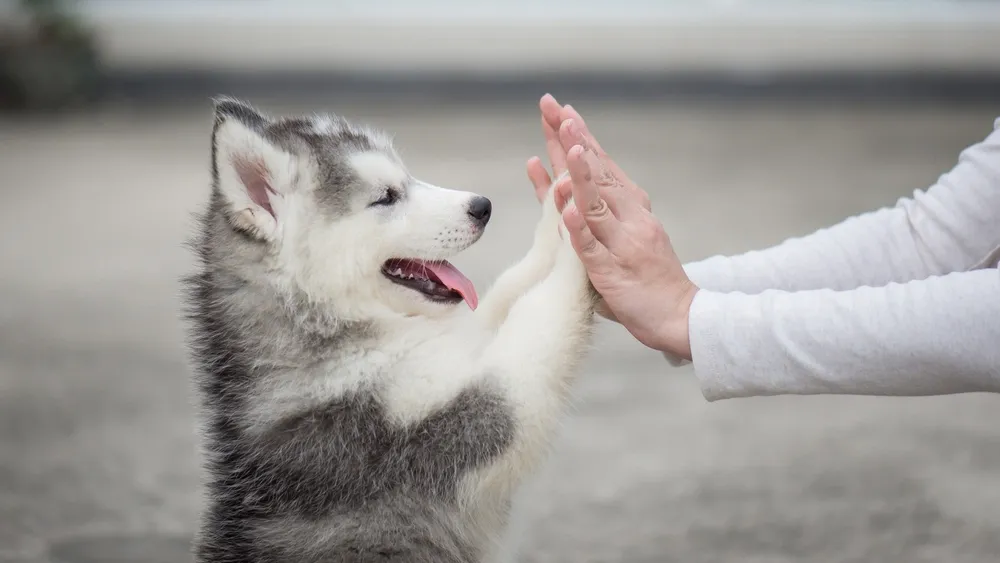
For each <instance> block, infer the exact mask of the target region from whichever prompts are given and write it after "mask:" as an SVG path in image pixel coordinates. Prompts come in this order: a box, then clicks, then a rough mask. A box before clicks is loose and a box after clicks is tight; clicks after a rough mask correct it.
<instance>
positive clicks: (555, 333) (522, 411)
mask: <svg viewBox="0 0 1000 563" xmlns="http://www.w3.org/2000/svg"><path fill="white" fill-rule="evenodd" d="M556 236H557V237H558V234H557V235H556ZM596 303H597V293H596V292H595V291H594V289H593V287H592V286H591V284H590V280H589V279H588V278H587V272H586V270H585V269H584V267H583V264H581V263H580V259H579V257H578V256H577V255H576V252H575V251H574V250H573V247H572V246H571V244H570V242H569V237H568V236H564V237H563V240H561V241H559V243H558V246H557V252H556V258H555V264H554V266H553V268H552V271H551V273H550V274H549V275H548V276H547V277H546V278H545V279H544V280H543V281H542V282H541V283H539V284H537V285H535V286H534V287H532V288H531V289H529V290H528V291H527V293H526V294H525V295H524V296H523V297H522V298H520V299H518V300H517V301H516V302H514V304H513V305H512V306H511V308H510V312H509V314H508V315H507V319H506V322H504V323H503V324H502V325H501V326H500V328H499V330H498V331H497V335H496V337H495V338H494V339H493V341H492V342H491V343H490V344H489V345H488V346H487V348H486V350H485V354H484V356H483V362H484V364H483V369H484V370H486V373H487V374H488V375H489V376H492V377H493V378H495V380H496V381H498V382H499V383H500V385H501V386H502V387H503V391H504V393H505V394H506V395H507V397H508V398H509V401H510V407H511V408H512V409H513V411H514V415H515V420H516V423H517V433H516V437H515V440H514V444H513V445H512V447H511V449H510V450H509V451H508V452H507V453H506V454H505V456H504V460H503V462H502V463H501V464H499V466H498V467H496V468H495V469H493V470H492V471H491V473H492V475H490V476H485V477H486V478H485V479H484V482H492V483H494V484H496V483H497V481H496V480H495V479H497V478H500V479H502V480H503V481H501V482H503V483H505V484H507V485H508V486H515V485H516V484H517V483H519V482H520V478H521V477H522V476H524V475H525V474H526V473H527V472H530V471H531V470H532V468H533V467H534V466H535V464H536V463H537V462H538V461H539V460H540V459H541V457H542V456H543V455H544V453H545V449H546V448H547V445H548V443H549V440H550V438H551V436H552V434H553V432H554V431H555V429H556V427H557V424H558V423H559V420H560V418H561V416H562V414H563V410H564V407H565V406H566V403H567V402H568V401H567V400H568V398H569V392H570V383H572V381H573V379H574V378H575V375H576V372H577V367H578V366H579V365H580V363H581V362H582V360H583V357H584V355H585V354H586V352H587V348H588V347H589V341H590V334H591V330H592V328H593V324H594V307H595V305H596Z"/></svg>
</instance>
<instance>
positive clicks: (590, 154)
mask: <svg viewBox="0 0 1000 563" xmlns="http://www.w3.org/2000/svg"><path fill="white" fill-rule="evenodd" d="M559 139H560V143H561V144H562V145H563V146H564V147H565V146H571V147H572V146H573V145H574V144H580V145H582V146H584V147H585V148H587V154H586V155H585V158H586V159H587V161H588V163H589V164H590V169H591V171H592V172H593V174H594V175H595V177H596V183H597V186H598V188H599V189H600V192H601V197H603V198H604V200H605V201H606V202H607V204H608V206H609V207H610V208H611V212H612V213H614V214H615V217H617V218H618V219H622V220H624V219H628V218H631V217H635V216H637V215H640V214H641V213H640V210H645V211H646V212H648V211H650V207H651V206H650V201H649V196H648V195H647V194H646V192H644V191H643V190H642V189H641V188H640V187H639V186H637V185H635V182H632V181H631V180H630V179H629V178H628V176H626V175H625V174H624V173H623V172H622V171H621V169H620V168H618V166H617V165H616V164H615V163H614V161H612V160H611V159H610V158H609V157H608V156H607V155H605V156H603V157H601V156H598V154H597V151H595V150H593V148H592V147H589V146H588V143H589V142H590V141H589V140H588V138H587V137H586V136H584V134H583V131H581V130H580V127H579V124H578V123H577V121H576V119H575V118H570V119H568V120H566V121H564V122H563V126H562V128H560V130H559Z"/></svg>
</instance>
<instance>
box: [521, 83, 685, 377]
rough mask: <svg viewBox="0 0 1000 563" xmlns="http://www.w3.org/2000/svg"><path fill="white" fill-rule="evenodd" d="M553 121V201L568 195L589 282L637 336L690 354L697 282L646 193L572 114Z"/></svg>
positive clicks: (572, 230) (568, 218)
mask: <svg viewBox="0 0 1000 563" xmlns="http://www.w3.org/2000/svg"><path fill="white" fill-rule="evenodd" d="M552 101H553V102H554V100H552ZM541 105H542V108H543V110H542V111H543V115H544V114H545V113H546V106H550V107H551V104H549V103H548V102H546V100H545V98H543V101H542V104H541ZM543 119H544V118H543ZM559 119H560V120H561V122H560V124H559V127H558V130H556V129H554V128H553V131H557V138H558V139H559V145H560V147H561V149H562V150H563V151H565V152H564V154H565V166H566V168H567V169H568V171H569V176H570V178H571V181H570V182H564V183H560V185H558V186H556V189H557V190H559V192H561V193H557V194H556V200H557V202H566V201H567V200H568V199H569V198H570V197H572V198H573V202H572V203H569V204H568V205H565V209H563V221H564V223H565V226H566V229H567V232H568V233H569V237H570V240H571V241H572V243H573V247H574V248H575V249H576V251H577V254H578V255H579V256H580V259H581V261H582V262H583V264H584V266H585V267H586V268H587V272H588V276H589V277H590V281H591V283H592V284H593V285H594V288H595V289H596V290H597V291H598V292H599V293H600V294H601V295H602V297H603V298H604V303H605V305H606V307H607V308H608V309H609V310H610V312H611V313H612V314H613V315H614V317H615V318H616V319H617V320H618V322H620V323H621V324H622V325H623V326H624V327H625V328H626V329H627V330H628V331H629V332H630V333H631V334H632V335H633V336H634V337H635V338H636V339H637V340H639V341H640V342H642V343H643V344H645V345H646V346H649V347H650V348H654V349H656V350H660V351H662V352H666V353H668V354H672V355H674V356H677V357H680V358H684V359H688V360H690V359H691V342H690V338H689V336H688V312H689V311H690V308H691V303H692V301H693V300H694V296H695V294H696V293H697V291H698V288H697V286H695V285H694V283H692V282H691V280H690V279H688V277H687V275H686V274H685V272H684V268H683V266H682V265H681V262H680V260H679V259H678V258H677V255H676V253H675V252H674V249H673V246H672V245H671V243H670V238H669V237H668V236H667V233H666V231H664V229H663V226H662V225H661V224H660V222H659V221H658V220H657V219H656V217H654V216H653V214H652V213H651V212H650V209H649V207H650V206H649V198H648V196H647V195H646V194H645V192H644V191H643V190H642V189H641V188H639V187H638V186H637V185H636V184H635V183H634V182H632V181H631V180H630V179H629V178H628V177H627V176H626V175H625V174H624V173H623V172H622V171H621V169H620V168H619V167H618V166H617V165H616V164H615V163H614V162H613V161H612V160H611V159H610V158H609V157H608V156H607V154H606V153H605V152H604V151H603V150H602V149H601V148H600V145H599V144H597V142H596V140H595V139H593V136H592V135H590V133H589V131H587V130H586V129H585V125H583V119H582V118H581V117H579V114H578V113H576V112H575V111H574V110H572V108H568V109H567V108H561V110H560V115H559ZM546 121H547V120H546ZM547 140H548V137H547ZM550 155H551V152H550ZM550 158H551V156H550ZM553 162H554V163H555V162H558V160H556V159H553ZM530 170H531V168H530V163H529V171H530ZM529 175H531V174H530V172H529ZM535 175H536V176H538V174H537V172H536V173H535ZM533 182H534V178H533ZM536 190H537V184H536ZM543 194H544V192H543Z"/></svg>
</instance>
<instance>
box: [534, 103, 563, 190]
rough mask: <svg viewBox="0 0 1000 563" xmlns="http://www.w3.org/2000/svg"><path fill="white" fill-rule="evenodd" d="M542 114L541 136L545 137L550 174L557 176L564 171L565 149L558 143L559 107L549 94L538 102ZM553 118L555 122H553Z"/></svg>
mask: <svg viewBox="0 0 1000 563" xmlns="http://www.w3.org/2000/svg"><path fill="white" fill-rule="evenodd" d="M538 105H539V109H541V112H542V118H541V121H542V135H543V136H544V137H545V152H546V154H548V156H549V164H550V165H551V166H552V174H553V175H555V176H559V175H560V174H562V173H563V172H565V171H566V149H564V148H563V146H562V145H561V144H560V143H559V113H560V110H561V107H560V106H559V103H558V102H556V100H555V98H553V97H552V95H551V94H546V95H545V96H543V97H542V100H541V101H540V102H539V104H538ZM553 116H555V121H554V122H553V119H552V118H553Z"/></svg>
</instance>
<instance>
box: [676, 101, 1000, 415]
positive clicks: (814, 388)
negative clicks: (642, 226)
mask: <svg viewBox="0 0 1000 563" xmlns="http://www.w3.org/2000/svg"><path fill="white" fill-rule="evenodd" d="M998 261H1000V119H998V120H997V121H996V123H995V124H994V131H993V133H992V134H991V135H990V136H989V137H987V138H986V140H985V141H983V142H981V143H979V144H976V145H973V146H971V147H969V148H967V149H965V150H964V151H962V153H961V155H960V157H959V162H958V164H957V165H956V166H955V168H953V169H952V170H951V171H950V172H948V173H947V174H945V175H943V176H941V178H940V179H939V180H938V182H937V184H935V185H934V186H933V187H931V188H930V189H928V190H927V191H926V192H922V191H917V192H915V193H914V196H913V197H912V198H905V199H901V200H900V201H899V202H898V203H897V204H896V205H895V206H894V207H891V208H885V209H881V210H879V211H875V212H872V213H867V214H864V215H860V216H857V217H852V218H850V219H848V220H846V221H844V222H842V223H840V224H838V225H836V226H834V227H831V228H828V229H823V230H820V231H818V232H816V233H813V234H811V235H809V236H806V237H803V238H797V239H789V240H787V241H785V242H783V243H781V244H779V245H778V246H775V247H772V248H769V249H766V250H763V251H757V252H749V253H746V254H742V255H739V256H734V257H722V256H716V257H712V258H709V259H706V260H703V261H701V262H696V263H692V264H688V265H686V266H685V270H686V271H687V273H688V275H689V276H690V278H691V279H692V281H694V283H695V284H697V285H698V286H699V287H700V288H702V290H701V291H700V292H698V294H697V296H696V297H695V300H694V303H693V304H692V307H691V314H690V329H689V330H690V336H691V351H692V357H693V364H694V371H695V373H696V374H697V377H698V380H699V381H700V383H701V388H702V392H703V393H704V396H705V398H706V399H708V400H710V401H714V400H719V399H727V398H735V397H749V396H762V395H777V394H820V393H838V394H855V395H910V396H917V395H941V394H951V393H964V392H976V391H1000V270H998V269H997V266H998ZM668 359H670V360H671V362H672V363H674V364H675V365H677V362H675V361H674V360H673V359H671V358H669V357H668Z"/></svg>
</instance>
